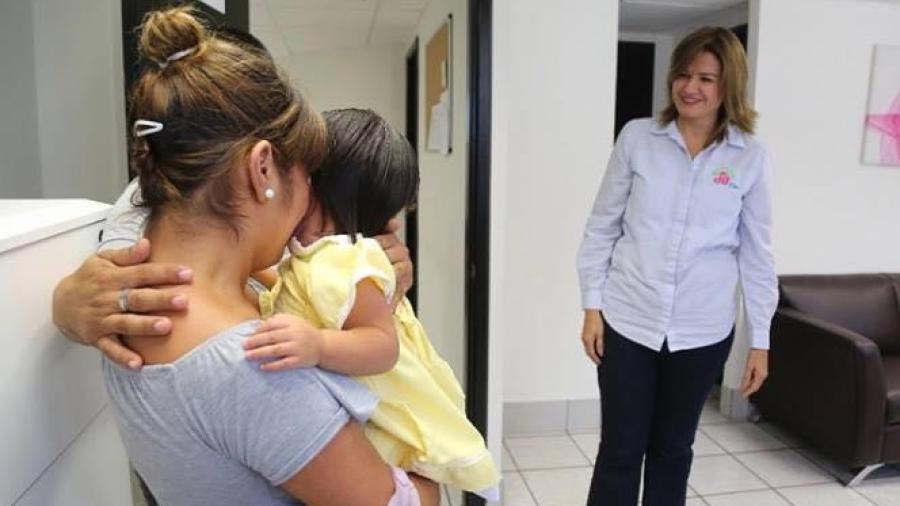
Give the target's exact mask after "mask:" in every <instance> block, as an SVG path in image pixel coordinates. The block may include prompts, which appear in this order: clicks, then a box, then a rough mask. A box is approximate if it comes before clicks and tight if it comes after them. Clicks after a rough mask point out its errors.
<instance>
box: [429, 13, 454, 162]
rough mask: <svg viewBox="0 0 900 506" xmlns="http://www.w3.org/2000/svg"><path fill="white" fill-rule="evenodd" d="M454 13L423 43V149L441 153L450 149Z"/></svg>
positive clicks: (448, 152)
mask: <svg viewBox="0 0 900 506" xmlns="http://www.w3.org/2000/svg"><path fill="white" fill-rule="evenodd" d="M452 37H453V17H452V16H449V17H447V20H446V21H445V22H444V23H442V24H441V26H440V28H438V29H437V31H436V32H435V33H434V35H433V36H432V37H431V39H430V40H429V41H428V43H427V44H426V45H425V126H426V132H425V149H426V151H431V152H435V153H441V154H444V155H447V154H450V152H451V151H452V149H453V143H452V141H453V136H452V133H453V85H452V83H453V79H452V76H453V68H452V61H453V60H452V51H453V38H452Z"/></svg>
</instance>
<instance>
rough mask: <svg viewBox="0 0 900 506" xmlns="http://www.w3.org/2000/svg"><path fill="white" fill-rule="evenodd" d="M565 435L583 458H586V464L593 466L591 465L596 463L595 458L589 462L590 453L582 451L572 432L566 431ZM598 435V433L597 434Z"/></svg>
mask: <svg viewBox="0 0 900 506" xmlns="http://www.w3.org/2000/svg"><path fill="white" fill-rule="evenodd" d="M566 436H568V437H569V441H571V442H572V444H573V445H575V449H576V450H578V453H580V454H581V456H582V457H584V458H585V460H586V461H587V463H588V466H590V467H592V468H593V467H594V466H595V465H596V464H595V462H596V458H595V459H594V462H591V457H590V455H588V454H587V453H585V452H584V450H583V449H582V448H581V446H579V444H578V442H577V441H575V438H573V437H572V434H571V433H566ZM598 437H599V435H598Z"/></svg>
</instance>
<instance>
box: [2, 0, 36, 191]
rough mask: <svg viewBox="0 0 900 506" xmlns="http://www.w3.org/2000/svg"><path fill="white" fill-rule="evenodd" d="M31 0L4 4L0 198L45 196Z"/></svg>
mask: <svg viewBox="0 0 900 506" xmlns="http://www.w3.org/2000/svg"><path fill="white" fill-rule="evenodd" d="M32 27H33V24H32V19H31V4H30V3H29V2H0V66H2V69H3V70H2V71H0V90H2V92H0V153H2V156H0V198H12V197H18V198H26V197H39V196H40V195H41V166H40V151H39V149H40V148H39V146H38V141H37V94H36V93H35V82H34V43H33V41H32V30H33V28H32Z"/></svg>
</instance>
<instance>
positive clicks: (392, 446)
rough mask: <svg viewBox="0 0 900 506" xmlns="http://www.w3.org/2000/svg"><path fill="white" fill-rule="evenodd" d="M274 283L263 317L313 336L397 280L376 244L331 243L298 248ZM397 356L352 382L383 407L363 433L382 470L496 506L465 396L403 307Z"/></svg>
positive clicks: (405, 304) (338, 239)
mask: <svg viewBox="0 0 900 506" xmlns="http://www.w3.org/2000/svg"><path fill="white" fill-rule="evenodd" d="M290 249H291V253H292V254H291V256H290V257H288V258H287V259H285V260H284V261H283V262H282V263H281V265H280V266H279V269H278V273H279V279H278V281H277V282H276V284H275V286H274V287H273V288H272V290H271V292H265V293H263V294H262V295H261V297H260V308H261V310H262V312H263V316H264V317H268V316H270V315H271V314H274V313H288V314H292V315H295V316H299V317H301V318H304V319H305V320H307V321H309V322H310V323H312V324H313V325H315V326H317V327H319V328H328V329H341V328H342V327H343V324H344V321H345V320H346V318H347V316H348V315H349V314H350V311H351V310H352V309H353V304H354V299H355V295H356V285H357V283H359V282H360V281H362V280H364V279H368V280H371V281H373V282H374V283H375V284H376V285H377V286H378V287H379V288H380V289H381V291H382V292H384V295H385V297H386V298H387V299H388V300H390V299H391V298H392V297H393V293H394V286H395V278H394V269H393V267H392V266H391V263H390V261H389V260H388V258H387V256H385V254H384V251H382V249H381V246H379V244H378V242H377V241H375V240H374V239H366V238H362V237H360V238H359V239H357V241H356V242H355V243H353V242H351V241H350V238H349V237H348V236H345V235H343V236H329V237H323V238H322V239H319V240H318V241H316V242H315V243H313V244H311V245H309V246H307V247H304V246H302V245H300V243H299V242H297V241H296V240H294V241H292V243H291V245H290ZM394 324H395V326H396V330H397V338H398V340H399V343H400V346H399V349H400V352H399V357H398V359H397V364H396V365H395V366H394V368H393V369H391V370H390V371H388V372H386V373H383V374H378V375H373V376H361V377H357V378H356V379H357V380H358V381H359V382H360V383H362V384H363V385H365V386H366V387H368V388H369V389H370V390H371V391H372V392H374V393H375V394H376V395H378V396H379V397H380V399H381V401H380V402H379V404H378V408H377V409H376V410H375V413H374V414H373V415H372V418H371V419H370V420H369V422H368V423H367V424H366V426H365V432H366V435H367V436H368V438H369V440H370V441H371V442H372V444H373V445H374V446H375V448H377V449H378V452H379V453H380V454H381V456H382V458H383V459H384V460H385V462H388V463H389V464H391V465H394V466H397V467H400V468H402V469H405V470H407V471H412V472H414V473H416V474H419V475H422V476H424V477H426V478H429V479H431V480H434V481H436V482H439V483H447V484H450V485H453V486H455V487H457V488H459V489H461V490H467V491H470V492H475V493H477V494H479V495H482V496H484V497H486V498H488V499H492V500H496V497H497V484H498V483H499V480H500V476H499V474H498V473H497V468H496V466H495V465H494V461H493V459H492V458H491V455H490V453H489V452H488V451H487V448H486V447H485V444H484V439H483V438H482V437H481V434H480V433H479V432H478V431H477V430H476V429H475V427H474V426H473V425H472V424H471V423H470V422H469V420H468V419H467V418H466V415H465V408H464V395H463V392H462V389H461V388H460V386H459V383H458V382H457V381H456V377H455V376H454V375H453V371H452V370H451V369H450V366H449V365H448V364H447V362H445V361H444V360H443V359H442V358H441V357H440V356H438V354H437V353H436V352H435V350H434V348H433V347H432V345H431V342H429V340H428V337H427V336H426V334H425V329H424V328H423V327H422V324H421V323H420V322H419V320H418V319H417V318H416V315H415V313H414V312H413V309H412V306H411V305H410V303H409V301H408V300H406V299H404V300H403V301H402V302H401V303H400V304H399V305H398V306H397V309H396V310H395V311H394Z"/></svg>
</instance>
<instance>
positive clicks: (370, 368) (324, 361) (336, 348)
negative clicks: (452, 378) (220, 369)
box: [244, 280, 399, 376]
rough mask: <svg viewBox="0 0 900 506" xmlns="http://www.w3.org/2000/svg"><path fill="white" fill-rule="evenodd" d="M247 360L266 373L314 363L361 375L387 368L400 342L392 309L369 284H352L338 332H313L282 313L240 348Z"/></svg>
mask: <svg viewBox="0 0 900 506" xmlns="http://www.w3.org/2000/svg"><path fill="white" fill-rule="evenodd" d="M244 349H245V350H248V351H247V354H246V356H247V359H248V360H267V362H266V363H264V364H262V366H261V368H262V369H263V370H264V371H282V370H285V369H293V368H297V367H311V366H315V365H318V366H319V367H321V368H322V369H328V370H330V371H334V372H338V373H341V374H349V375H353V376H365V375H370V374H380V373H383V372H386V371H388V370H390V369H391V368H392V367H394V364H395V363H396V362H397V354H398V353H399V344H398V342H397V334H396V330H395V329H394V319H393V312H392V307H391V305H390V304H389V303H388V302H387V300H386V299H385V297H384V294H383V293H382V292H381V290H379V289H378V287H377V286H375V284H374V283H373V282H372V281H368V280H363V281H361V282H360V283H359V284H357V285H356V300H355V301H354V304H353V309H352V310H351V311H350V315H349V316H348V317H347V320H346V321H345V322H344V327H343V328H342V329H341V330H328V329H322V330H319V329H316V328H314V327H312V325H310V324H309V323H307V322H306V321H304V320H302V319H300V318H297V317H293V316H290V315H285V314H278V315H275V316H273V317H272V318H269V319H268V320H266V321H265V322H264V323H263V324H262V325H261V326H260V327H259V329H258V330H257V333H256V334H254V335H253V336H252V337H250V338H249V339H247V341H246V342H245V344H244Z"/></svg>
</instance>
